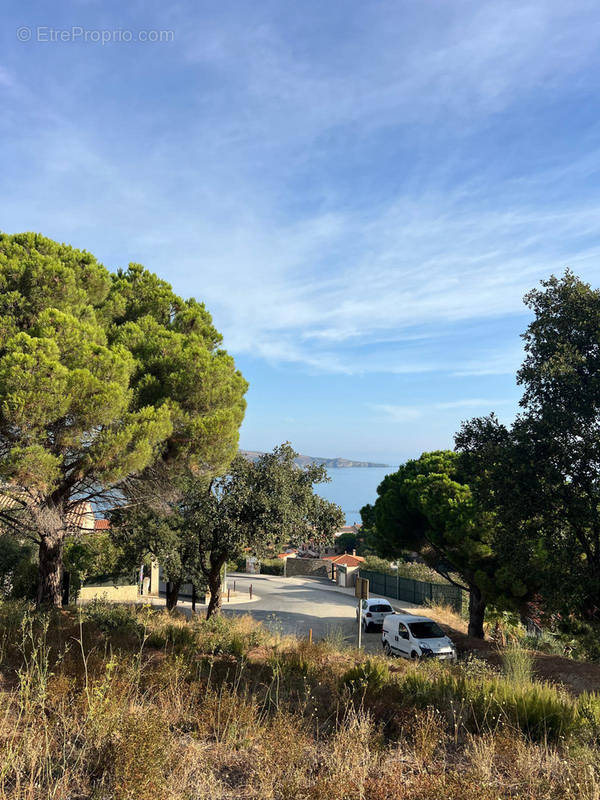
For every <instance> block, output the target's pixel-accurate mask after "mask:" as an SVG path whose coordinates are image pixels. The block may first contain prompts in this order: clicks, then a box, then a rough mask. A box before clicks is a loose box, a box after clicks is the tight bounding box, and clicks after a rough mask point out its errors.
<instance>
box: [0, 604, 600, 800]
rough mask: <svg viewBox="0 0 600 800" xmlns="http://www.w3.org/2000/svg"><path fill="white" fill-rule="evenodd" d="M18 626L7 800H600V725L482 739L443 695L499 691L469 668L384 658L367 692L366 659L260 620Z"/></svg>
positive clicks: (117, 617)
mask: <svg viewBox="0 0 600 800" xmlns="http://www.w3.org/2000/svg"><path fill="white" fill-rule="evenodd" d="M0 630H2V631H3V632H4V636H3V650H2V682H1V683H0V798H2V799H4V798H6V799H7V800H8V799H9V798H10V800H17V798H18V799H19V800H41V799H42V798H53V799H54V800H83V799H84V798H89V799H90V800H92V799H93V800H103V799H104V798H106V799H107V800H108V798H114V799H115V800H130V799H131V800H133V798H136V800H146V799H147V800H151V798H152V800H156V798H160V800H170V799H171V798H173V800H175V798H177V799H178V800H186V799H187V798H189V800H226V799H227V800H233V798H235V799H236V800H243V799H244V798H253V799H254V800H346V798H348V799H349V798H352V799H353V800H357V799H360V800H404V798H406V800H408V798H411V799H414V798H417V800H419V799H421V800H426V799H427V800H429V799H431V800H434V798H435V800H438V798H440V797H448V798H453V799H455V800H496V798H507V800H508V798H523V799H525V798H528V800H532V799H533V798H548V800H550V798H557V799H558V798H573V800H600V782H599V781H600V776H599V772H598V751H597V750H596V749H595V748H596V744H595V737H596V734H595V733H594V732H593V730H592V729H591V728H590V729H589V730H588V729H586V735H585V736H583V735H580V731H579V730H577V729H574V730H572V731H570V733H569V736H568V737H565V738H564V739H558V740H557V741H556V742H555V743H553V744H550V743H549V741H547V740H541V741H538V742H534V741H531V740H530V739H528V738H527V736H526V735H525V734H524V733H523V732H522V731H521V730H520V729H519V727H518V724H516V723H514V722H513V723H509V721H508V717H507V718H506V720H499V719H497V720H495V721H494V722H493V724H490V725H488V726H487V728H485V729H484V726H480V729H477V726H475V728H473V727H471V729H469V728H468V726H467V724H466V717H465V719H464V724H463V721H461V719H460V718H459V717H458V716H457V714H456V709H454V711H453V712H452V713H449V712H448V707H447V705H448V702H449V699H450V698H449V697H448V696H447V695H443V694H440V695H439V697H437V695H435V692H434V691H433V689H432V687H433V686H434V685H435V686H436V687H437V688H436V691H438V690H439V688H440V686H442V687H446V689H445V690H444V691H446V690H447V687H448V686H451V685H452V683H451V682H449V681H447V680H446V677H447V676H448V675H449V674H450V675H453V676H454V677H455V678H456V680H457V681H458V682H459V684H460V686H463V687H467V689H468V691H470V692H472V694H473V697H475V694H476V692H475V688H476V684H477V686H480V685H483V684H481V680H483V679H481V680H480V679H479V678H471V677H465V676H464V675H462V673H460V671H459V670H457V671H453V669H454V668H451V667H448V668H443V669H440V666H441V665H425V664H421V665H417V666H415V665H412V664H409V663H406V662H401V663H399V664H398V665H397V668H396V669H395V670H393V671H391V672H390V673H387V672H386V671H385V670H384V669H379V667H378V664H380V663H382V662H381V660H377V659H375V660H372V661H371V663H370V665H369V666H368V667H367V666H365V667H364V669H362V668H361V669H359V670H358V671H356V674H357V675H362V674H363V673H364V675H365V676H367V678H368V676H369V675H371V674H377V675H378V676H379V677H378V679H377V680H376V681H370V680H368V679H365V680H363V681H362V682H361V681H354V682H352V681H350V682H349V681H346V680H344V679H343V676H344V675H345V674H346V675H347V673H348V671H349V670H350V669H351V668H352V667H353V666H355V665H356V663H357V660H360V656H359V655H358V654H356V653H355V652H353V651H350V650H343V651H337V650H336V649H335V645H334V643H332V642H325V643H318V644H309V643H308V642H306V641H301V640H297V639H293V638H291V637H286V638H283V637H277V636H272V635H271V634H268V633H267V632H266V631H265V630H264V629H262V628H261V627H260V626H259V625H257V624H256V623H254V622H253V621H252V620H251V619H250V618H242V619H229V618H227V619H221V620H216V621H215V622H211V623H205V622H202V621H194V622H192V623H189V622H186V621H185V620H184V619H183V618H181V617H178V616H177V615H169V614H167V613H166V612H157V611H153V612H148V611H137V612H133V611H131V612H123V611H118V612H115V611H113V610H111V609H110V608H106V607H102V606H97V607H96V609H93V610H91V612H90V615H89V617H88V618H87V619H79V618H78V617H77V615H76V614H74V613H70V612H67V613H61V614H57V615H55V616H53V617H52V618H49V619H46V620H44V619H43V618H40V617H36V616H32V615H31V614H30V613H29V612H27V611H26V610H25V609H23V608H22V607H20V608H18V609H17V608H14V607H8V606H4V607H1V606H0ZM445 676H446V677H445ZM416 678H418V680H416ZM445 680H446V682H444V681H445ZM505 680H506V679H504V678H501V677H498V678H497V681H500V682H501V681H505ZM436 681H437V683H436ZM460 681H463V682H462V683H460ZM457 685H458V684H457ZM494 685H496V684H494ZM498 685H500V684H498ZM411 686H412V687H417V686H418V691H419V692H420V693H421V694H419V696H418V697H417V694H411V693H410V691H409V690H410V688H411ZM428 687H429V688H428ZM428 691H429V692H430V693H431V701H430V702H427V701H426V700H427V698H426V697H425V696H422V694H423V692H425V693H427V692H428ZM520 691H522V692H525V691H526V688H525V689H523V688H522V689H521V690H520ZM544 691H545V690H544ZM548 691H549V692H551V691H554V690H551V689H548ZM436 698H437V699H436ZM439 698H441V701H440V702H437V700H439ZM444 698H445V699H444ZM586 702H587V703H588V706H589V709H591V710H589V714H590V715H591V716H590V719H592V718H593V719H594V720H595V721H596V722H598V721H600V714H599V716H598V717H597V718H596V717H595V716H594V714H596V712H597V711H598V709H599V708H600V706H597V705H595V703H596V700H595V698H587V699H586ZM472 711H473V710H472V709H471V713H472ZM479 722H481V720H479ZM590 724H591V723H590ZM594 724H595V723H594Z"/></svg>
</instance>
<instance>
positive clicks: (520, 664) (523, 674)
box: [502, 642, 533, 684]
mask: <svg viewBox="0 0 600 800" xmlns="http://www.w3.org/2000/svg"><path fill="white" fill-rule="evenodd" d="M502 664H503V666H504V674H505V675H506V677H507V678H508V679H509V680H511V681H513V682H514V683H516V684H524V683H531V680H532V677H533V653H531V652H530V651H529V650H526V649H525V648H524V647H521V645H520V644H518V643H517V642H514V643H513V644H511V645H509V646H508V647H507V648H505V650H504V651H503V653H502Z"/></svg>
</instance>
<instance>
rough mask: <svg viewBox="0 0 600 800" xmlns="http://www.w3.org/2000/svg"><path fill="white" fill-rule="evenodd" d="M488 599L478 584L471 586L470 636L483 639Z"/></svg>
mask: <svg viewBox="0 0 600 800" xmlns="http://www.w3.org/2000/svg"><path fill="white" fill-rule="evenodd" d="M485 606H486V601H485V599H484V597H483V596H482V594H481V592H480V591H479V589H478V588H477V587H476V586H471V587H470V588H469V630H468V633H469V636H472V637H473V638H474V639H483V638H484V634H483V619H484V616H485Z"/></svg>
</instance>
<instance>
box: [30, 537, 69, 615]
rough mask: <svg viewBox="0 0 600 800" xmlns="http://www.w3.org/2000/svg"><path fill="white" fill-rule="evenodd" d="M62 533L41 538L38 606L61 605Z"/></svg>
mask: <svg viewBox="0 0 600 800" xmlns="http://www.w3.org/2000/svg"><path fill="white" fill-rule="evenodd" d="M63 539H64V537H63V535H62V532H54V533H52V534H46V535H44V536H42V538H41V541H40V549H39V565H38V590H37V604H38V606H56V607H58V608H60V606H61V605H62V549H63Z"/></svg>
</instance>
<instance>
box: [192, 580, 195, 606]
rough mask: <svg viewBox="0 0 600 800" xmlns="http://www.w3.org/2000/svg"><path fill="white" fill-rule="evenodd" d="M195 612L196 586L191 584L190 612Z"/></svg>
mask: <svg viewBox="0 0 600 800" xmlns="http://www.w3.org/2000/svg"><path fill="white" fill-rule="evenodd" d="M195 610H196V585H195V584H193V583H192V611H195Z"/></svg>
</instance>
